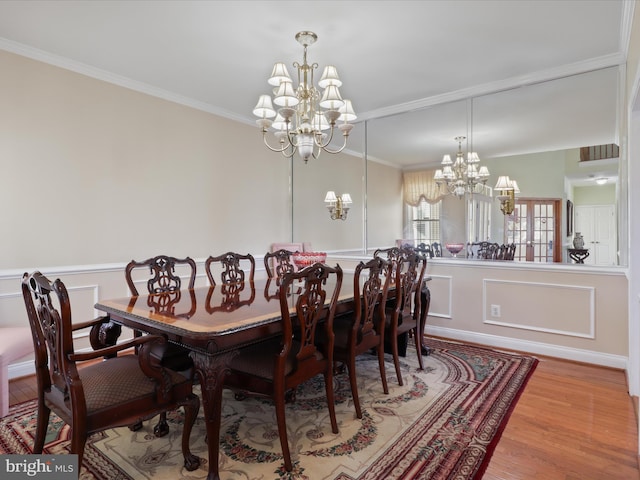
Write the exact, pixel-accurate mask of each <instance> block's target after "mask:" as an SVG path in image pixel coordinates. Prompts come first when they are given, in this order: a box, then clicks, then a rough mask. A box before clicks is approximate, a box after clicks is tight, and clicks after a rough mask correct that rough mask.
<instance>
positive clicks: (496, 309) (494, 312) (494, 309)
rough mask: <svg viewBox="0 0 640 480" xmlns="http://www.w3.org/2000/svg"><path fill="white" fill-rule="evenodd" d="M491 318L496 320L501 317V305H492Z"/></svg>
mask: <svg viewBox="0 0 640 480" xmlns="http://www.w3.org/2000/svg"><path fill="white" fill-rule="evenodd" d="M491 316H492V317H496V318H499V317H500V305H491Z"/></svg>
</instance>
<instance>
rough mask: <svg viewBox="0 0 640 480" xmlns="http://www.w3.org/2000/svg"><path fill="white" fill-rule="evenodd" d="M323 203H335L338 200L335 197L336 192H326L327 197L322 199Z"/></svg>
mask: <svg viewBox="0 0 640 480" xmlns="http://www.w3.org/2000/svg"><path fill="white" fill-rule="evenodd" d="M324 201H325V202H329V203H335V202H337V201H338V198H337V197H336V192H334V191H328V192H327V196H326V197H324Z"/></svg>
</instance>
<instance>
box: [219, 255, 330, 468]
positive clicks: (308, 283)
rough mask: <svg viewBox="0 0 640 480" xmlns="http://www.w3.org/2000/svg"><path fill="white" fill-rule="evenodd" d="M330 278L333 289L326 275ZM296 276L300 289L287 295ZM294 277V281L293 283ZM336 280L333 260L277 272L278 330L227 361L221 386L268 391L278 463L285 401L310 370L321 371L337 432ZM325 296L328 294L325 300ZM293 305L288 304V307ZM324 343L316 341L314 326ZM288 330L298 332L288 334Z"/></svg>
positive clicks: (284, 442)
mask: <svg viewBox="0 0 640 480" xmlns="http://www.w3.org/2000/svg"><path fill="white" fill-rule="evenodd" d="M330 278H332V279H333V278H335V283H334V286H333V293H330V291H329V288H330V286H331V285H330V283H329V282H328V280H329V279H330ZM298 281H301V287H300V293H299V294H295V295H291V293H290V292H291V291H292V288H295V289H297V288H298V285H297V282H298ZM294 283H296V285H295V287H294ZM332 283H333V282H332ZM341 285H342V268H340V266H339V265H336V267H329V266H328V265H325V264H321V263H316V264H314V265H310V266H309V267H306V268H304V269H302V270H299V271H297V272H290V273H287V274H285V275H284V277H282V282H281V285H280V292H279V293H280V298H279V300H280V311H281V316H282V320H281V327H282V328H281V329H282V334H281V335H277V336H275V337H273V338H271V339H268V340H265V341H263V342H260V343H257V344H253V345H250V346H247V347H244V348H241V349H240V350H239V353H238V354H237V355H235V356H234V357H233V358H232V359H231V361H230V365H229V367H230V371H229V373H228V375H227V376H226V378H225V387H226V388H230V389H233V390H235V391H241V392H247V393H252V394H259V395H264V396H267V397H270V398H271V399H272V400H273V402H274V404H275V410H276V419H277V424H278V434H279V437H280V445H281V447H282V455H283V458H284V465H285V468H286V470H287V471H289V472H290V471H291V470H292V468H293V465H292V463H291V454H290V451H289V442H288V438H287V426H286V418H285V401H286V400H291V401H295V388H296V387H297V386H298V385H300V384H301V383H303V382H306V381H307V380H310V379H311V378H313V377H315V376H316V375H319V374H322V375H323V376H324V383H325V392H326V397H327V404H328V408H329V418H330V420H331V431H332V432H333V433H338V422H337V420H336V414H335V406H334V400H335V399H334V392H333V343H334V334H333V319H334V315H335V310H336V305H337V301H338V295H339V293H340V288H341ZM328 296H330V300H329V302H328V303H326V300H327V298H328ZM292 307H294V308H293V310H291V308H292ZM319 328H322V329H324V335H325V338H326V343H322V344H316V341H315V340H316V334H317V329H319ZM294 331H298V332H299V334H296V335H294Z"/></svg>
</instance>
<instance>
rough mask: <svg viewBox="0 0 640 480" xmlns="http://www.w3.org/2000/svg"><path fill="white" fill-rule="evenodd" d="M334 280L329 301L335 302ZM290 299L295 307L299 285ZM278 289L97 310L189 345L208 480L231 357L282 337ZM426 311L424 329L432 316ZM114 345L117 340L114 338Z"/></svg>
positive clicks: (206, 291)
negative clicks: (201, 415) (199, 397)
mask: <svg viewBox="0 0 640 480" xmlns="http://www.w3.org/2000/svg"><path fill="white" fill-rule="evenodd" d="M329 282H331V279H330V280H329V281H328V285H327V290H328V294H327V299H329V298H331V293H332V291H333V286H332V285H331V283H329ZM352 285H353V274H352V273H346V272H345V273H344V278H343V282H342V288H341V291H340V295H339V297H338V305H337V307H336V315H340V314H343V313H348V312H350V311H353V306H354V302H353V300H354V296H353V287H352ZM293 287H294V288H293V291H292V292H290V295H289V302H290V303H289V306H290V309H291V311H292V312H294V309H295V301H296V285H295V284H294V285H293ZM278 289H279V285H278V282H277V280H276V279H261V280H256V281H255V282H253V283H250V282H245V283H237V284H221V285H217V286H213V287H197V288H194V289H188V290H178V291H174V292H168V293H155V294H145V295H139V296H132V297H124V298H117V299H111V300H101V301H99V302H98V303H96V304H95V308H96V309H98V310H100V311H103V312H106V313H108V314H109V316H110V318H111V321H112V322H114V323H115V324H116V325H123V326H127V327H130V328H132V329H133V330H137V331H143V332H147V333H150V334H159V335H163V336H164V337H166V338H167V339H168V341H170V342H173V343H175V344H178V345H181V346H183V347H186V348H187V349H188V350H189V351H190V356H191V358H192V359H193V363H194V369H195V373H196V375H197V377H198V379H199V380H200V387H201V395H202V407H203V411H204V418H205V426H206V434H207V446H208V447H207V448H208V456H209V471H208V475H207V479H208V480H219V479H220V476H219V469H218V455H219V451H220V423H221V409H222V390H223V386H224V378H225V375H226V374H227V373H228V370H229V363H230V360H231V358H233V356H234V355H235V354H236V353H237V352H238V350H239V349H240V348H241V347H243V346H246V345H250V344H252V343H255V342H259V341H262V340H265V339H267V338H269V337H272V336H275V335H278V334H280V333H281V321H280V320H281V309H280V302H279V293H278V292H279V290H278ZM424 310H425V309H423V312H422V315H421V321H422V324H423V326H424V321H425V320H426V316H427V312H425V311H424ZM111 341H113V339H112V340H111Z"/></svg>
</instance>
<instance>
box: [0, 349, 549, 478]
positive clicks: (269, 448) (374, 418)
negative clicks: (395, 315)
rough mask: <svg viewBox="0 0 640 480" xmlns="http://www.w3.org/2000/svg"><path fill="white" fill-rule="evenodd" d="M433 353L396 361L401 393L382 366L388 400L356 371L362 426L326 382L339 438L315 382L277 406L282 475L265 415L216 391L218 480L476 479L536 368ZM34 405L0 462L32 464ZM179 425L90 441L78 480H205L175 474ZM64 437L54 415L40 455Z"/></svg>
mask: <svg viewBox="0 0 640 480" xmlns="http://www.w3.org/2000/svg"><path fill="white" fill-rule="evenodd" d="M426 343H427V345H428V346H429V347H431V348H432V353H431V355H429V356H426V357H424V360H425V370H424V371H420V370H418V369H417V359H416V355H415V350H412V349H409V351H408V352H407V357H406V358H404V359H402V362H403V366H402V368H403V370H402V371H403V377H404V383H405V385H404V386H403V387H400V386H398V383H397V379H396V378H395V374H394V373H393V372H394V369H393V363H392V361H391V358H390V357H388V358H387V375H388V380H389V395H385V394H384V393H383V392H382V385H381V382H380V378H379V374H378V367H377V360H376V357H375V356H372V355H362V356H361V357H360V358H359V360H358V364H357V369H358V381H359V384H358V387H359V393H360V402H361V405H362V407H363V418H362V419H361V420H358V419H357V418H356V416H355V409H354V407H353V402H352V400H351V390H350V388H349V379H348V377H347V375H346V373H343V374H339V375H337V376H336V378H335V387H336V413H337V417H338V425H339V428H340V433H339V434H337V435H335V434H333V433H332V432H331V426H330V423H329V419H328V410H327V407H326V401H325V398H324V385H323V380H322V377H318V379H317V381H311V382H308V383H307V384H306V385H305V386H304V387H301V388H300V389H299V390H298V392H297V399H296V402H295V403H292V404H288V405H287V428H288V434H289V443H290V445H291V452H292V459H293V461H294V471H293V472H292V473H287V472H286V471H285V470H284V465H283V462H282V455H281V453H280V452H281V451H280V442H279V440H278V430H277V426H276V420H275V411H274V408H273V406H272V405H271V404H270V403H269V402H267V401H264V400H257V399H246V400H243V401H237V400H235V399H234V398H233V395H232V394H231V392H228V391H225V396H224V404H223V419H222V429H221V454H220V477H221V479H222V480H226V479H232V478H233V479H246V480H249V479H251V480H253V479H263V480H271V479H283V478H284V479H296V480H302V479H305V480H306V479H308V480H320V479H327V480H354V479H359V480H364V479H372V480H388V479H403V480H411V479H472V478H475V479H478V478H480V477H481V476H482V474H483V473H484V471H485V469H486V467H487V464H488V462H489V459H490V457H491V454H492V453H493V450H494V448H495V445H496V443H497V442H498V440H499V438H500V435H501V433H502V431H503V429H504V427H505V425H506V423H507V421H508V419H509V415H510V414H511V411H512V410H513V408H514V407H515V404H516V402H517V400H518V398H519V396H520V394H521V393H522V390H523V389H524V387H525V385H526V383H527V380H528V379H529V377H530V375H531V374H532V373H533V370H534V369H535V367H536V365H537V360H536V359H535V358H532V357H528V356H521V355H513V354H510V353H504V352H499V351H493V350H489V349H485V348H479V347H474V346H468V345H463V344H458V343H452V342H445V341H439V340H433V339H428V340H427V341H426ZM34 410H35V402H34V401H30V402H26V403H23V404H20V405H16V406H15V407H12V408H11V411H10V413H9V416H7V417H5V418H3V419H2V420H1V421H0V453H16V454H23V453H31V446H32V445H33V433H34V430H35V422H36V418H35V412H34ZM181 419H182V418H181V413H180V412H174V413H171V414H170V415H169V421H170V425H171V432H170V434H169V435H167V436H166V437H164V438H155V437H154V435H153V433H152V428H153V424H154V423H155V421H151V422H145V424H144V428H143V429H142V430H140V431H138V432H136V433H133V432H131V431H130V430H129V429H128V428H119V429H113V430H109V431H106V432H103V433H101V434H96V435H93V436H92V437H91V438H90V439H89V441H88V443H87V448H86V450H85V458H84V462H83V468H82V472H81V475H80V478H81V479H86V480H115V479H135V480H138V479H145V480H146V479H154V480H162V479H166V480H190V479H204V478H206V475H207V466H206V462H205V461H203V465H201V467H200V468H199V469H198V470H196V471H194V472H187V471H186V470H185V469H184V468H182V455H181V452H180V433H181V430H180V422H181ZM68 434H69V431H68V427H66V426H63V423H62V422H61V421H60V420H59V419H57V417H55V416H54V415H52V421H51V422H50V426H49V434H48V435H49V436H48V438H47V445H46V447H45V448H46V451H45V453H51V454H56V453H67V452H68V445H69V442H68V441H67V438H68ZM204 440H205V439H204V426H203V418H202V412H201V413H200V417H199V418H198V420H197V422H196V426H195V428H194V432H193V434H192V437H191V443H192V451H193V452H194V453H195V454H196V455H198V456H200V457H201V458H202V457H205V458H206V445H205V442H204Z"/></svg>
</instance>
